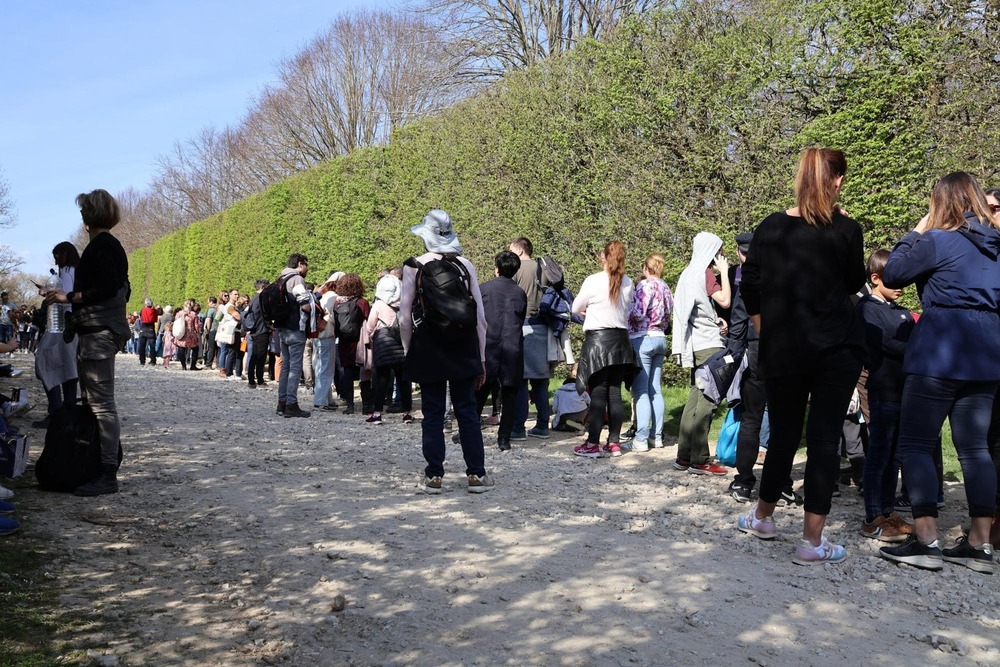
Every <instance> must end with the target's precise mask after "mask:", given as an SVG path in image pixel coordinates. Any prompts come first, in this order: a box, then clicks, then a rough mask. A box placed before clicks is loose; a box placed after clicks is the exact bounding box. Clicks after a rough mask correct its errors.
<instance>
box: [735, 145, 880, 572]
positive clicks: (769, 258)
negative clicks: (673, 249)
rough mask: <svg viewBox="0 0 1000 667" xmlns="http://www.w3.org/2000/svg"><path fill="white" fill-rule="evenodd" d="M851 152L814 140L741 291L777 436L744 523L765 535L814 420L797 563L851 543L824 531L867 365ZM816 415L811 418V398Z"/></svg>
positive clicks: (760, 239)
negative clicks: (849, 202)
mask: <svg viewBox="0 0 1000 667" xmlns="http://www.w3.org/2000/svg"><path fill="white" fill-rule="evenodd" d="M846 173H847V159H846V158H845V157H844V154H843V152H841V151H838V150H831V149H827V148H810V149H807V150H806V151H804V152H803V153H802V157H801V159H800V161H799V167H798V171H797V172H796V175H795V201H796V205H795V206H794V207H793V208H790V209H788V210H787V211H782V212H779V213H773V214H771V215H769V216H768V217H767V218H765V219H764V221H763V222H761V223H760V225H759V226H758V227H757V229H756V231H754V235H753V244H751V246H750V252H749V254H748V256H747V261H746V263H745V264H744V265H743V280H742V282H741V283H740V295H741V296H742V298H743V302H744V304H745V305H746V309H747V313H748V314H749V316H750V320H751V321H752V322H753V324H754V327H755V328H756V329H757V332H758V334H759V336H760V352H759V357H758V369H759V371H760V375H761V377H763V379H764V385H765V391H766V394H767V405H768V411H769V414H770V419H771V440H770V446H769V448H768V451H767V458H766V459H765V460H764V469H763V471H762V473H761V479H760V500H759V502H758V503H757V504H755V505H752V506H751V507H750V511H749V512H748V513H747V514H746V515H745V516H741V517H740V518H739V521H738V524H737V527H738V528H739V529H740V530H741V531H743V532H745V533H750V534H751V535H755V536H757V537H759V538H761V539H773V538H775V537H777V535H778V531H777V528H776V527H775V522H774V519H773V518H772V516H771V515H772V513H773V511H774V508H775V506H776V505H777V502H778V500H779V499H780V497H781V492H782V490H783V489H784V488H785V486H786V484H787V482H788V478H789V473H790V472H791V468H792V461H793V459H794V458H795V452H796V451H797V450H798V447H799V442H800V440H801V438H802V426H803V423H805V427H806V453H807V455H808V461H807V463H806V469H805V486H804V491H805V504H804V508H803V509H804V516H803V527H802V539H801V541H800V542H799V546H798V547H797V548H796V549H795V554H794V556H793V558H792V562H794V563H796V564H799V565H813V564H818V563H839V562H841V561H843V560H844V559H845V558H846V557H847V551H846V550H845V549H844V548H843V547H842V546H840V545H836V544H832V543H831V542H829V541H827V539H826V537H824V536H823V528H824V526H825V525H826V517H827V515H828V514H829V513H830V505H831V501H830V499H831V497H832V495H833V490H834V487H835V485H836V481H837V480H836V478H837V473H838V468H839V464H840V451H839V450H840V432H841V427H842V426H843V421H844V415H845V414H846V413H847V406H848V404H849V403H850V401H851V396H852V395H853V393H854V386H855V384H856V383H857V381H858V377H859V376H860V374H861V365H862V359H863V355H864V333H863V329H862V327H861V323H860V321H859V320H858V317H857V314H856V312H855V308H854V304H853V302H852V301H851V297H852V296H853V295H854V294H855V293H857V291H858V290H859V289H861V287H862V286H863V285H864V283H865V279H866V276H865V260H864V248H863V246H864V242H863V238H862V234H861V227H860V226H859V225H858V223H857V222H855V221H854V220H852V219H851V218H849V217H847V215H846V214H845V213H844V211H843V209H841V208H840V207H839V206H838V205H837V199H838V198H839V196H840V189H841V186H842V185H843V182H844V175H845V174H846ZM807 403H808V404H809V418H808V422H806V405H807Z"/></svg>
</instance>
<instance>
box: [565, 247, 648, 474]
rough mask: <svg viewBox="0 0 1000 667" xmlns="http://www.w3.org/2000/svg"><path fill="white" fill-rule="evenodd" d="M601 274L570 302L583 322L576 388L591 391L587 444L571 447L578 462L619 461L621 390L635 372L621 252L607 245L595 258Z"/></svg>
mask: <svg viewBox="0 0 1000 667" xmlns="http://www.w3.org/2000/svg"><path fill="white" fill-rule="evenodd" d="M598 258H599V259H600V260H601V269H602V270H601V271H600V272H598V273H594V274H592V275H590V276H587V279H586V280H584V281H583V285H582V286H581V287H580V292H579V294H578V295H577V297H576V299H574V300H573V314H574V315H580V316H582V317H583V318H584V321H583V332H584V336H585V337H584V340H583V349H582V350H581V351H580V369H579V371H578V372H577V376H576V388H577V391H578V392H579V393H581V394H582V393H583V392H584V391H585V389H586V388H587V387H589V388H590V420H589V424H588V437H587V441H586V442H585V443H583V444H582V445H580V446H578V447H575V448H574V449H573V453H574V454H576V455H577V456H586V457H588V458H600V457H603V456H621V455H622V450H621V444H620V441H621V428H622V421H623V420H624V417H625V410H624V406H623V405H622V384H623V383H624V382H626V381H627V382H631V381H632V377H633V376H634V375H635V372H636V370H637V368H636V365H635V352H634V351H633V350H632V344H631V343H630V342H629V338H628V311H629V307H630V306H631V304H632V292H633V286H632V280H631V279H630V278H629V277H628V276H626V275H625V247H624V246H623V245H622V243H621V241H611V242H610V243H608V244H607V245H606V246H604V250H603V251H601V253H600V254H599V255H598ZM605 411H607V415H608V440H607V443H606V444H605V445H604V447H603V448H602V447H601V429H603V428H604V414H605Z"/></svg>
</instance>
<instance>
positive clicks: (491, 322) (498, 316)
mask: <svg viewBox="0 0 1000 667" xmlns="http://www.w3.org/2000/svg"><path fill="white" fill-rule="evenodd" d="M479 290H480V292H481V293H482V295H483V311H484V314H485V315H486V381H487V382H490V381H492V380H497V381H499V383H500V385H501V386H504V387H513V386H516V385H519V384H521V381H522V380H523V379H524V333H523V332H522V330H521V325H522V324H523V323H524V315H525V312H526V311H527V308H528V297H527V296H526V295H525V293H524V290H522V289H521V288H520V287H519V286H518V284H517V283H515V282H514V281H513V280H511V279H510V278H504V277H503V276H500V277H499V278H494V279H493V280H490V281H488V282H485V283H483V284H482V285H480V286H479Z"/></svg>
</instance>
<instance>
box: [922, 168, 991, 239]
mask: <svg viewBox="0 0 1000 667" xmlns="http://www.w3.org/2000/svg"><path fill="white" fill-rule="evenodd" d="M966 211H971V212H972V213H974V214H975V215H976V217H977V218H979V221H980V222H981V223H983V224H984V225H992V224H994V223H993V215H992V213H991V212H990V206H989V204H987V203H986V193H985V192H983V189H982V188H981V187H979V183H977V182H976V179H975V178H973V177H972V175H971V174H967V173H966V172H964V171H953V172H952V173H950V174H945V175H944V176H942V177H941V178H939V179H938V181H937V183H935V184H934V189H933V190H932V191H931V209H930V213H929V214H928V216H929V217H928V219H927V229H943V230H945V231H947V232H951V231H954V230H956V229H958V228H960V227H963V226H965V213H966Z"/></svg>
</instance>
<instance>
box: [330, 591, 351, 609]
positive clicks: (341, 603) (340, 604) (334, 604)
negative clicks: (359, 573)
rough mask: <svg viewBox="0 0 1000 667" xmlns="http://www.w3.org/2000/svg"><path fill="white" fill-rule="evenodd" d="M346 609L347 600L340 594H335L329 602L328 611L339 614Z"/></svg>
mask: <svg viewBox="0 0 1000 667" xmlns="http://www.w3.org/2000/svg"><path fill="white" fill-rule="evenodd" d="M346 607H347V598H345V597H344V596H343V595H342V594H340V593H337V594H336V595H334V596H333V600H332V601H331V602H330V611H333V612H340V611H344V609H345V608H346Z"/></svg>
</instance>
